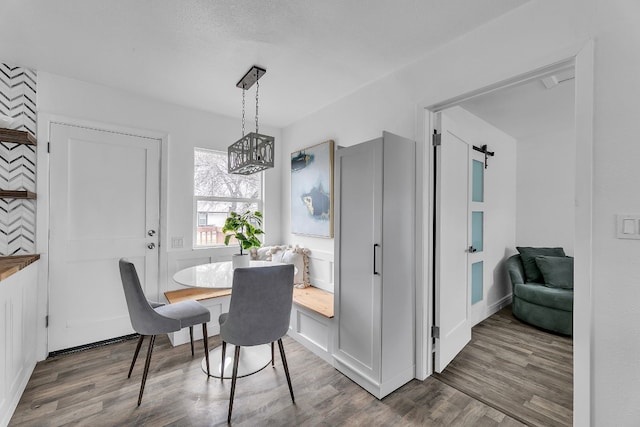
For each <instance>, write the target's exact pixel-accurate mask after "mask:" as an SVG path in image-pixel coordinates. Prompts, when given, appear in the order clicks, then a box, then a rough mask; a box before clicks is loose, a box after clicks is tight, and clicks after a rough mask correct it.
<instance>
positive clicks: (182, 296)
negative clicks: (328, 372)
mask: <svg viewBox="0 0 640 427" xmlns="http://www.w3.org/2000/svg"><path fill="white" fill-rule="evenodd" d="M226 295H231V289H206V288H186V289H178V290H175V291H167V292H165V293H164V296H165V297H166V298H167V301H169V302H170V303H174V302H180V301H185V300H196V301H202V300H206V299H210V298H218V297H223V296H226ZM293 302H295V303H296V304H298V305H300V306H302V307H305V308H308V309H309V310H311V311H313V312H315V313H318V314H320V315H322V316H324V317H327V318H332V317H333V294H332V293H331V292H327V291H324V290H322V289H319V288H315V287H313V286H310V287H308V288H304V289H298V288H294V289H293Z"/></svg>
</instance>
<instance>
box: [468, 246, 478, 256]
mask: <svg viewBox="0 0 640 427" xmlns="http://www.w3.org/2000/svg"><path fill="white" fill-rule="evenodd" d="M475 252H478V250H477V249H476V248H474V247H473V246H469V253H470V254H472V253H475Z"/></svg>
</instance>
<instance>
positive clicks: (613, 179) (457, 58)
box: [282, 0, 640, 426]
mask: <svg viewBox="0 0 640 427" xmlns="http://www.w3.org/2000/svg"><path fill="white" fill-rule="evenodd" d="M638 16H640V3H638V2H636V1H632V0H613V1H605V0H567V1H564V2H545V1H537V0H533V1H531V2H529V3H527V4H525V5H524V6H522V7H520V8H518V9H516V10H514V11H513V12H511V13H509V14H507V15H505V16H503V17H501V18H499V19H497V20H495V21H493V22H492V23H489V24H487V25H485V26H483V27H481V28H479V29H477V30H475V31H473V32H472V33H470V34H469V35H467V36H463V37H461V38H459V39H457V40H455V41H454V42H452V43H450V44H449V45H447V46H444V47H443V48H441V49H439V50H437V51H435V52H432V53H431V54H429V55H428V56H427V57H426V58H425V60H423V61H419V62H418V63H416V64H414V65H412V66H410V67H408V68H405V69H403V70H400V71H398V72H395V73H393V74H391V75H389V76H388V77H386V78H384V79H382V80H380V81H378V82H375V83H373V84H371V85H369V86H366V87H364V88H362V89H360V90H357V91H356V92H354V93H353V94H350V95H349V96H347V97H345V98H344V99H342V100H340V101H338V102H336V103H335V104H333V105H331V106H328V107H327V108H324V109H322V110H321V111H318V112H317V113H315V114H313V115H311V116H310V117H307V118H305V119H303V120H300V121H298V122H296V123H294V124H292V125H291V126H289V127H287V128H286V129H284V130H283V139H284V141H285V149H284V150H283V151H282V153H283V155H284V154H287V152H290V151H293V150H294V149H297V148H300V147H303V146H306V145H311V144H313V143H317V142H320V141H323V140H325V139H329V138H332V139H334V140H335V141H336V143H337V144H338V145H352V144H355V143H357V142H361V141H365V140H367V139H371V138H374V137H376V136H379V135H380V132H381V131H382V130H383V129H385V130H389V131H391V132H394V133H397V134H399V135H403V136H407V137H410V138H416V139H418V140H419V141H421V142H422V139H423V136H422V134H423V129H422V128H421V127H422V122H421V119H420V115H419V113H417V109H418V110H419V106H420V105H424V106H428V105H431V104H435V103H439V102H442V101H445V100H448V99H451V98H454V97H457V96H460V95H462V94H464V93H467V92H469V91H473V90H476V89H478V88H481V87H484V86H487V85H491V84H494V83H497V82H500V81H503V80H505V79H508V78H511V77H514V76H516V75H518V74H522V73H526V72H528V71H530V70H532V69H535V68H538V67H541V66H544V65H551V64H554V63H556V62H558V61H561V60H563V59H566V58H567V57H570V56H573V55H576V54H578V53H579V52H580V55H581V58H582V61H583V62H579V64H578V66H579V67H581V66H585V64H586V66H587V67H589V64H590V61H591V55H590V53H589V52H585V51H584V50H583V48H585V47H586V48H587V49H590V47H589V46H590V45H589V43H588V41H589V40H592V39H593V40H595V59H594V62H595V70H594V74H591V71H590V70H586V69H582V70H581V69H580V68H578V71H577V75H578V79H580V78H585V80H583V81H584V82H588V80H589V79H590V76H591V75H594V76H595V77H594V78H595V83H594V86H593V90H594V94H593V95H594V96H593V99H595V114H594V117H593V125H594V128H593V131H594V148H593V150H594V151H593V154H594V159H595V161H594V164H593V168H594V176H593V182H590V179H589V177H588V176H587V175H589V173H588V170H589V169H590V165H589V164H587V165H582V164H581V165H580V168H579V169H580V173H581V179H580V180H578V181H577V182H576V188H577V191H576V215H578V216H579V218H578V219H579V221H576V224H577V225H578V226H579V227H583V228H579V229H577V230H576V234H577V236H576V239H578V234H579V240H580V242H581V244H583V245H585V248H584V250H581V253H582V254H584V258H582V259H578V258H577V259H576V266H577V267H578V266H579V265H584V268H585V269H586V270H590V271H591V272H592V274H591V288H590V287H589V284H588V283H587V286H586V289H585V290H584V292H585V294H584V297H583V296H582V295H581V296H578V294H576V300H577V301H580V302H581V304H582V305H581V306H579V307H577V308H576V316H577V317H576V319H577V322H576V331H577V332H579V333H578V334H577V335H576V341H575V342H574V348H576V349H577V351H579V353H578V354H576V358H575V362H576V367H575V369H576V379H575V381H576V384H577V386H576V388H575V390H574V393H575V394H576V405H575V413H574V422H575V423H576V425H580V426H582V425H589V424H591V425H617V426H631V425H636V424H637V422H638V420H639V419H640V405H637V402H638V400H639V399H640V389H639V388H638V387H637V384H639V383H640V369H638V367H637V366H638V363H637V355H638V354H640V339H637V337H640V310H638V301H640V286H638V283H640V241H632V240H617V239H616V238H615V230H614V224H615V222H614V215H615V214H616V213H619V212H627V213H638V212H640V198H638V197H636V195H637V183H638V182H640V168H638V167H637V162H638V159H639V158H640V144H636V143H634V141H635V139H637V137H638V135H640V120H638V119H637V117H636V116H637V115H638V113H639V112H640V97H638V96H634V94H636V93H638V92H640V81H638V79H637V75H639V73H640V50H639V49H638V46H639V45H640V27H638V25H637V17H638ZM425 54H426V53H425ZM585 61H586V62H585ZM588 83H590V82H588ZM577 85H578V88H579V90H582V91H583V92H580V93H578V94H577V95H578V98H579V100H583V99H587V100H588V99H591V95H590V91H591V89H592V88H591V86H588V87H582V86H581V83H580V82H578V81H577ZM579 102H580V101H579ZM579 107H580V105H579ZM583 107H584V109H583V110H581V111H587V112H588V110H589V107H588V105H586V104H585V105H583ZM581 111H578V115H579V116H580V115H581ZM416 117H418V119H416ZM585 120H586V121H587V123H588V122H589V121H590V118H589V117H586V118H585V117H582V116H580V121H579V122H580V123H583V122H584V121H585ZM581 129H582V128H581ZM583 134H587V135H588V134H590V131H589V130H588V129H586V130H585V131H584V132H581V133H580V135H581V136H582V135H583ZM577 143H578V145H577V154H576V155H577V156H579V157H578V158H585V159H587V160H586V161H587V162H590V160H589V159H590V155H589V153H585V152H583V151H581V150H583V149H586V150H590V147H591V145H590V143H589V141H585V140H579V141H577ZM423 152H425V151H424V147H423ZM577 166H578V165H576V168H577ZM577 169H578V168H577ZM583 171H587V172H586V175H585V174H583ZM583 178H586V179H587V180H588V181H589V182H585V181H583ZM282 180H283V194H288V187H289V176H288V171H287V170H283V177H282ZM591 186H593V194H591V190H590V188H591ZM585 189H586V190H587V191H586V192H585V191H584V190H585ZM425 194H428V192H427V191H425ZM591 196H592V197H591ZM425 200H428V198H427V199H425ZM283 202H284V203H283V219H284V221H283V224H282V230H283V233H284V235H285V237H286V236H287V233H288V230H289V224H288V202H287V200H286V198H284V199H283ZM591 203H592V205H591ZM591 215H593V222H592V223H591V220H590V218H591ZM289 238H290V239H292V240H293V239H295V238H296V237H295V236H289ZM308 245H309V246H312V247H313V246H318V247H323V248H324V249H325V250H332V244H331V242H329V241H324V240H319V239H314V240H311V239H308ZM590 245H592V246H593V254H591V250H590V249H589V246H590ZM576 249H577V248H574V250H576ZM576 252H578V251H577V250H576ZM425 255H427V254H425ZM425 260H426V259H425ZM587 282H588V280H587ZM591 294H592V296H591ZM427 317H428V316H425V318H427ZM591 318H592V319H593V322H594V328H593V330H591V329H590V321H591ZM585 328H586V329H585ZM585 377H590V378H585Z"/></svg>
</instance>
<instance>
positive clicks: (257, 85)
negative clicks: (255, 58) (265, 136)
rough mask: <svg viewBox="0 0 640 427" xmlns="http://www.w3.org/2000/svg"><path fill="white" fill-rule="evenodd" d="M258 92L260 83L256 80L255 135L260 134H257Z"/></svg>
mask: <svg viewBox="0 0 640 427" xmlns="http://www.w3.org/2000/svg"><path fill="white" fill-rule="evenodd" d="M256 73H257V71H256ZM259 90H260V82H259V81H257V80H256V133H260V132H258V91H259Z"/></svg>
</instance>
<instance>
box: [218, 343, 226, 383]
mask: <svg viewBox="0 0 640 427" xmlns="http://www.w3.org/2000/svg"><path fill="white" fill-rule="evenodd" d="M225 357H227V343H226V342H224V341H222V363H221V364H220V381H222V380H223V379H224V358H225Z"/></svg>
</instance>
